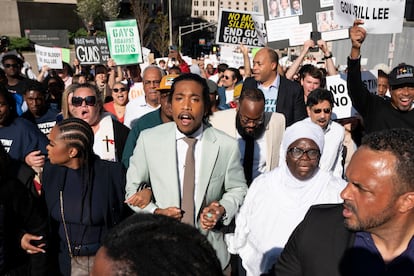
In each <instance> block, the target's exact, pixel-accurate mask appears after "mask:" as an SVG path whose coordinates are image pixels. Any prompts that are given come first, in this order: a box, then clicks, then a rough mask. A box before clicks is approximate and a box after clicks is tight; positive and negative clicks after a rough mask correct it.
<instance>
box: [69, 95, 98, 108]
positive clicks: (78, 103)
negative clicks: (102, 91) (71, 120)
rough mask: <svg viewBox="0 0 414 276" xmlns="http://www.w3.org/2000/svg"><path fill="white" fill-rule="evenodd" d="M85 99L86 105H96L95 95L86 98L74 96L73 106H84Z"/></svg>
mask: <svg viewBox="0 0 414 276" xmlns="http://www.w3.org/2000/svg"><path fill="white" fill-rule="evenodd" d="M83 101H85V104H86V105H89V106H94V105H95V104H96V97H95V96H87V97H85V98H82V97H72V105H73V106H76V107H78V106H82V103H83Z"/></svg>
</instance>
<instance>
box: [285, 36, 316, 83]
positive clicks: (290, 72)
mask: <svg viewBox="0 0 414 276" xmlns="http://www.w3.org/2000/svg"><path fill="white" fill-rule="evenodd" d="M313 47H315V43H314V42H313V40H312V39H309V40H306V41H305V43H304V44H303V49H302V52H300V54H299V56H298V57H297V58H296V59H295V61H294V62H293V63H292V65H291V66H290V67H289V69H288V70H287V71H286V73H285V77H286V78H287V79H289V80H293V76H294V75H295V74H296V72H297V71H298V69H299V67H300V65H301V64H302V62H303V60H304V59H305V56H306V55H307V54H308V52H309V49H310V48H313Z"/></svg>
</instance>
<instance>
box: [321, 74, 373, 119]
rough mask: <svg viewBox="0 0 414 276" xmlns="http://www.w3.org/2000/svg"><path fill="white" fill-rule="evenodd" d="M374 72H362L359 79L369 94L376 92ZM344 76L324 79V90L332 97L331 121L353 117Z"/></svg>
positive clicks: (353, 113)
mask: <svg viewBox="0 0 414 276" xmlns="http://www.w3.org/2000/svg"><path fill="white" fill-rule="evenodd" d="M376 74H377V73H376V72H375V71H374V70H373V71H363V72H361V78H362V81H363V82H364V84H365V86H366V87H367V88H368V90H369V92H371V93H373V94H376V92H377V76H376ZM346 78H347V75H346V74H339V75H334V76H328V77H326V89H328V90H329V91H331V92H332V94H333V96H334V106H333V112H332V119H343V118H349V117H352V116H355V114H356V113H357V112H356V110H355V109H354V108H353V107H352V101H351V98H350V97H349V94H348V88H347V85H346Z"/></svg>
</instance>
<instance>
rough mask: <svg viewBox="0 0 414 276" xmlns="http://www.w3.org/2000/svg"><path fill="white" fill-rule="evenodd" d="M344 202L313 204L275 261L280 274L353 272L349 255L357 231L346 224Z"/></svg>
mask: <svg viewBox="0 0 414 276" xmlns="http://www.w3.org/2000/svg"><path fill="white" fill-rule="evenodd" d="M342 210H343V208H342V204H321V205H315V206H312V207H311V208H310V209H309V211H308V213H307V214H306V216H305V218H304V220H303V221H302V222H301V223H300V224H299V225H298V227H297V228H296V229H295V231H294V232H293V233H292V235H291V236H290V238H289V241H288V242H287V244H286V246H285V248H284V250H283V252H282V254H281V255H280V257H279V260H278V262H277V264H276V265H275V275H277V276H285V275H289V276H293V275H298V276H299V275H300V276H306V275H309V276H315V275H327V276H328V275H329V276H342V275H350V274H348V273H347V272H346V270H347V269H349V268H350V266H349V265H348V264H349V260H347V258H346V252H347V249H350V248H352V246H353V244H354V240H355V234H354V232H351V231H350V230H348V229H347V228H345V226H344V222H343V221H344V219H343V216H342Z"/></svg>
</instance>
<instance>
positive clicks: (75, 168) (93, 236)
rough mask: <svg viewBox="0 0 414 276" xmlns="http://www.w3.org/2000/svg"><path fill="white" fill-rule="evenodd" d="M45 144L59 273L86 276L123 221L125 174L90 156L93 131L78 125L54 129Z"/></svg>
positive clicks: (46, 193) (68, 121)
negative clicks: (113, 229)
mask: <svg viewBox="0 0 414 276" xmlns="http://www.w3.org/2000/svg"><path fill="white" fill-rule="evenodd" d="M49 139H50V143H49V145H48V146H47V150H48V154H49V162H47V163H46V165H45V167H44V171H43V181H42V183H43V190H44V196H45V200H46V204H47V207H48V212H49V216H50V218H51V224H52V235H55V238H56V243H55V244H54V248H55V250H57V252H56V254H55V256H57V257H58V263H59V271H60V273H61V274H62V275H71V273H72V275H89V272H90V268H91V267H92V264H93V261H94V255H95V253H96V251H97V250H98V248H99V247H100V245H101V241H102V238H103V237H104V236H105V234H106V233H107V231H108V229H109V228H111V227H113V226H114V225H116V224H118V223H119V222H120V221H121V219H122V218H123V217H124V211H123V209H124V203H123V201H124V192H125V187H124V186H125V171H124V169H123V167H122V164H121V163H117V162H109V161H105V160H101V159H100V158H99V157H98V156H97V155H95V154H94V152H93V142H94V134H93V131H92V129H91V127H90V126H89V124H88V123H86V122H85V121H83V120H81V119H77V118H69V119H66V120H63V121H61V122H59V123H57V124H56V125H55V126H54V127H53V129H52V131H51V133H50V136H49ZM78 269H80V270H79V271H78Z"/></svg>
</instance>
